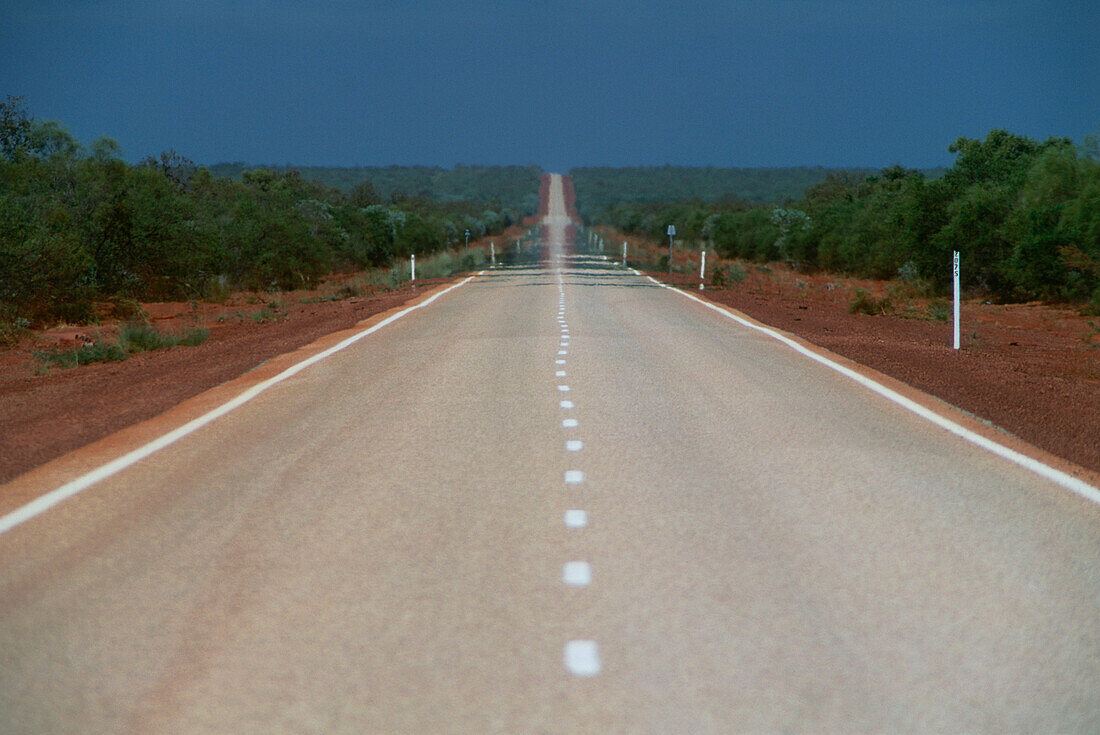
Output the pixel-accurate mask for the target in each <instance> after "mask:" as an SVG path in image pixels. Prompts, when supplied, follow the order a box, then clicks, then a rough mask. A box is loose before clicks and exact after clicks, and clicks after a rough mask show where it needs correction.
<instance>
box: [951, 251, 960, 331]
mask: <svg viewBox="0 0 1100 735" xmlns="http://www.w3.org/2000/svg"><path fill="white" fill-rule="evenodd" d="M951 280H952V287H953V290H954V295H955V343H954V344H955V349H956V350H957V349H959V251H958V250H956V251H954V253H953V254H952V256H951Z"/></svg>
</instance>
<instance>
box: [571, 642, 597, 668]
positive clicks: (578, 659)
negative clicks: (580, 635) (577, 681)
mask: <svg viewBox="0 0 1100 735" xmlns="http://www.w3.org/2000/svg"><path fill="white" fill-rule="evenodd" d="M565 668H567V669H569V673H571V674H573V675H574V676H595V675H596V674H598V673H600V651H599V648H598V647H597V646H596V641H569V642H568V643H566V644H565Z"/></svg>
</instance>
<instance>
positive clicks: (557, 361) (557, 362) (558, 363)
mask: <svg viewBox="0 0 1100 735" xmlns="http://www.w3.org/2000/svg"><path fill="white" fill-rule="evenodd" d="M554 364H555V365H564V364H565V360H554Z"/></svg>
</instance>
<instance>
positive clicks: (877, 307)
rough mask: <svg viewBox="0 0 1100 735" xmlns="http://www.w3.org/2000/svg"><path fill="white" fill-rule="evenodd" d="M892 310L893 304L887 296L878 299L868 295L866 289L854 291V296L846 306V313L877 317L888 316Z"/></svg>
mask: <svg viewBox="0 0 1100 735" xmlns="http://www.w3.org/2000/svg"><path fill="white" fill-rule="evenodd" d="M893 308H894V303H893V301H892V300H891V299H890V297H889V296H883V297H882V298H881V299H879V298H875V296H874V295H872V294H870V293H868V291H867V290H866V289H863V288H857V289H856V290H855V296H854V297H853V299H852V301H851V303H850V304H848V313H849V314H868V315H870V316H879V315H882V314H889V313H890V312H891V311H892V310H893Z"/></svg>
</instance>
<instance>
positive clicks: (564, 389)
mask: <svg viewBox="0 0 1100 735" xmlns="http://www.w3.org/2000/svg"><path fill="white" fill-rule="evenodd" d="M558 390H560V391H561V392H562V393H568V392H569V386H568V385H559V386H558Z"/></svg>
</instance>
